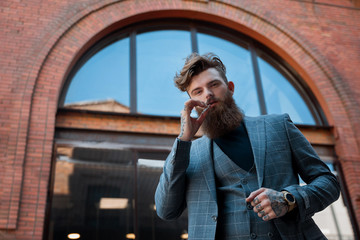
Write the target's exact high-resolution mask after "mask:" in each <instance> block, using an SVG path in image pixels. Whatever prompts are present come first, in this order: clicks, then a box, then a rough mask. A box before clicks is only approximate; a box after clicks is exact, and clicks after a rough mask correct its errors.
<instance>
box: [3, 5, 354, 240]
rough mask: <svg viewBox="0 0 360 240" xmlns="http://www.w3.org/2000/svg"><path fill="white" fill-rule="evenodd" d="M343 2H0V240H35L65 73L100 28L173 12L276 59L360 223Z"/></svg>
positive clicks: (349, 38)
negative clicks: (318, 126)
mask: <svg viewBox="0 0 360 240" xmlns="http://www.w3.org/2000/svg"><path fill="white" fill-rule="evenodd" d="M358 7H359V1H349V0H340V1H339V0H337V1H335V0H334V1H330V0H327V1H325V0H322V1H320V0H317V1H306V0H304V1H301V0H268V1H263V0H243V1H237V0H213V1H195V0H142V1H136V0H128V1H116V0H102V1H99V0H83V1H70V0H52V1H40V0H31V1H30V0H28V1H20V0H18V1H13V0H3V1H1V2H0V18H1V19H0V28H1V32H0V41H1V47H0V66H1V75H0V77H1V78H0V81H1V85H0V110H1V115H0V156H1V158H0V161H1V169H0V185H1V192H0V202H1V205H0V229H1V230H0V238H4V239H42V233H43V226H44V216H45V205H46V204H45V203H46V197H47V190H48V182H49V177H50V165H51V154H52V147H53V136H54V128H55V116H56V110H57V101H58V97H59V94H60V92H61V89H62V87H63V84H64V79H65V78H66V76H67V74H68V71H69V70H70V69H71V67H72V66H73V64H74V63H75V62H76V61H77V59H78V58H79V57H80V56H81V54H82V53H83V52H84V51H86V49H88V48H89V47H90V46H91V45H92V44H93V43H94V42H96V41H97V40H98V39H100V38H102V37H103V36H105V35H106V34H107V33H109V32H111V31H113V30H115V29H118V28H121V27H123V26H126V25H128V24H130V23H134V22H137V21H141V20H144V19H155V18H163V17H182V18H193V19H199V20H205V21H209V22H215V23H219V24H222V25H224V26H227V27H230V28H233V29H235V30H238V31H241V32H243V33H245V34H247V35H249V36H251V37H253V38H255V39H257V40H258V41H260V42H262V43H264V44H265V45H267V46H268V47H270V48H271V49H272V50H273V51H275V52H276V53H277V54H279V55H280V56H281V57H282V58H284V59H285V60H286V61H287V62H288V63H289V64H290V65H291V66H292V67H293V68H294V69H295V70H296V71H297V72H298V73H299V74H300V75H301V76H302V78H303V79H304V80H305V81H306V83H307V85H308V86H309V88H310V89H311V90H312V91H313V92H314V94H315V96H316V97H317V99H318V101H319V103H320V105H321V106H322V108H323V109H324V112H325V114H326V116H327V118H328V120H329V122H330V124H331V125H333V126H334V129H335V130H334V135H335V137H336V152H337V155H338V157H339V160H340V163H341V166H342V168H343V170H344V172H345V182H344V184H345V185H346V187H347V189H348V190H349V192H350V197H351V202H352V205H353V208H354V211H355V212H356V218H357V221H358V222H360V194H359V192H360V186H359V184H358V183H359V182H360V154H359V144H360V122H359V121H358V119H360V109H359V107H358V106H359V102H360V82H359V81H358V78H359V76H360V68H359V66H360V54H359V52H360V9H359V8H358Z"/></svg>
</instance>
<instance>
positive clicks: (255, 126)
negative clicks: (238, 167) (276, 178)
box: [244, 117, 266, 188]
mask: <svg viewBox="0 0 360 240" xmlns="http://www.w3.org/2000/svg"><path fill="white" fill-rule="evenodd" d="M244 123H245V128H246V130H247V132H248V135H249V139H250V144H251V148H252V151H253V154H254V162H255V166H256V172H257V177H258V184H259V188H260V187H261V186H262V183H263V180H264V165H265V150H266V142H265V141H266V136H265V122H264V118H250V117H245V118H244Z"/></svg>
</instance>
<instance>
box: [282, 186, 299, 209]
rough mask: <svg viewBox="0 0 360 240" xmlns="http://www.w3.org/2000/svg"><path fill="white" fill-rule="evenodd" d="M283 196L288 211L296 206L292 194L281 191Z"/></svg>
mask: <svg viewBox="0 0 360 240" xmlns="http://www.w3.org/2000/svg"><path fill="white" fill-rule="evenodd" d="M281 192H282V193H283V196H284V200H285V201H286V203H287V205H288V206H289V210H288V212H290V211H292V210H293V209H294V208H295V206H296V200H295V197H294V195H292V194H291V193H289V192H288V191H281Z"/></svg>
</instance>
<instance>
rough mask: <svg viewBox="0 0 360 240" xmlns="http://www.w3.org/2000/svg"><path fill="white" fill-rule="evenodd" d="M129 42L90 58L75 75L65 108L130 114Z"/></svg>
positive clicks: (115, 45)
mask: <svg viewBox="0 0 360 240" xmlns="http://www.w3.org/2000/svg"><path fill="white" fill-rule="evenodd" d="M129 69H130V67H129V38H124V39H122V40H120V41H117V42H115V43H113V44H111V45H109V46H107V47H105V48H104V49H102V50H101V51H99V52H97V53H96V54H95V55H94V56H92V57H91V58H90V59H89V60H88V61H87V62H86V63H85V64H84V65H83V66H82V67H81V68H80V69H79V70H78V71H77V72H76V74H75V76H74V77H73V78H72V80H71V83H70V85H69V88H68V91H67V93H66V98H65V107H68V108H85V109H93V110H103V111H116V112H129V101H130V100H129V94H130V92H129V91H130V90H129Z"/></svg>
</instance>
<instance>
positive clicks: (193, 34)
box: [190, 26, 199, 53]
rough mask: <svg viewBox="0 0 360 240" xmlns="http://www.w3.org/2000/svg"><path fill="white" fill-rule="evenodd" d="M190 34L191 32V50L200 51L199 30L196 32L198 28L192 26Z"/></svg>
mask: <svg viewBox="0 0 360 240" xmlns="http://www.w3.org/2000/svg"><path fill="white" fill-rule="evenodd" d="M190 34H191V51H192V52H196V53H199V46H198V42H197V32H196V28H195V27H194V26H191V29H190Z"/></svg>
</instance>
